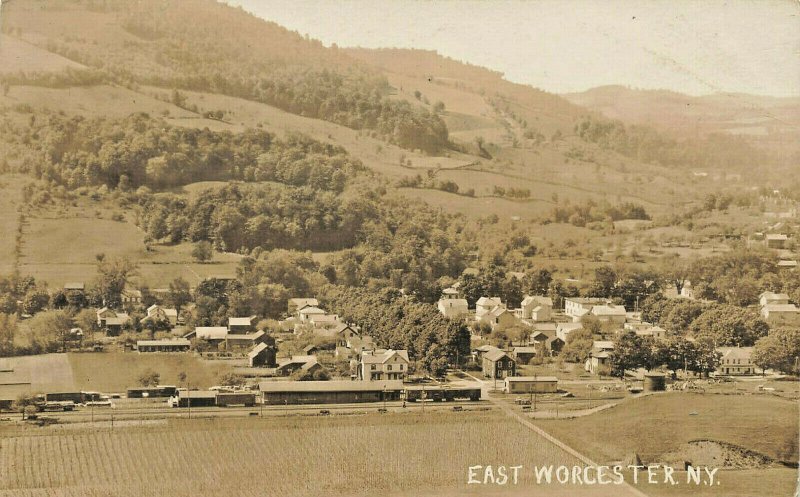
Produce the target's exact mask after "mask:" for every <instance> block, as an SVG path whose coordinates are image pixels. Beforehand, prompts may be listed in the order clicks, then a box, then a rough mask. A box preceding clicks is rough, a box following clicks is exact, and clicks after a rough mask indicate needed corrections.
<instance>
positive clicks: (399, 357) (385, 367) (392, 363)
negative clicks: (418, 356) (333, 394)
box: [358, 349, 410, 381]
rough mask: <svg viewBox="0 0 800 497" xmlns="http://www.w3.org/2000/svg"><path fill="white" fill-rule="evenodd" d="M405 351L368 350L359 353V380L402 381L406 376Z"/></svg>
mask: <svg viewBox="0 0 800 497" xmlns="http://www.w3.org/2000/svg"><path fill="white" fill-rule="evenodd" d="M409 363H410V361H409V359H408V351H407V350H393V349H389V350H368V351H364V352H362V353H361V360H360V362H359V365H358V376H359V379H361V380H366V381H381V380H403V379H404V378H405V377H406V375H407V374H408V365H409Z"/></svg>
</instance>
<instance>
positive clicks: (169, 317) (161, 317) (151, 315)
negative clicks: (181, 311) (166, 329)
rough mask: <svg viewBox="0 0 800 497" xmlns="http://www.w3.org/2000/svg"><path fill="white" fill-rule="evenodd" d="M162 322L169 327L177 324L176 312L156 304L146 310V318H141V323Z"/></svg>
mask: <svg viewBox="0 0 800 497" xmlns="http://www.w3.org/2000/svg"><path fill="white" fill-rule="evenodd" d="M156 321H164V322H167V323H169V325H170V326H176V325H177V324H178V311H177V310H176V309H170V308H167V307H162V306H160V305H158V304H153V305H151V306H150V307H148V308H147V316H145V317H143V318H142V321H141V322H142V323H148V322H156Z"/></svg>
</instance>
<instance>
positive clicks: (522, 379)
mask: <svg viewBox="0 0 800 497" xmlns="http://www.w3.org/2000/svg"><path fill="white" fill-rule="evenodd" d="M506 381H507V382H509V383H515V382H518V381H519V382H531V381H535V382H540V381H541V382H547V383H550V382H553V381H558V378H556V377H555V376H509V377H507V378H506Z"/></svg>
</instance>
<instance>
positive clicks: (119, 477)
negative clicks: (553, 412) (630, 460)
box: [0, 411, 619, 497]
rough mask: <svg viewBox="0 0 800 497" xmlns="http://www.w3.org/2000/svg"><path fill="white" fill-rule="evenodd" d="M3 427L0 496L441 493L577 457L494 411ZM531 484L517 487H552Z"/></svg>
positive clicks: (533, 491)
mask: <svg viewBox="0 0 800 497" xmlns="http://www.w3.org/2000/svg"><path fill="white" fill-rule="evenodd" d="M0 434H3V435H4V436H3V437H2V440H1V441H0V453H1V454H3V457H2V459H1V460H0V496H3V497H6V496H9V497H10V496H11V495H13V496H15V497H16V496H24V495H30V496H33V495H69V496H72V495H75V496H77V495H80V496H94V495H103V496H106V495H110V496H129V495H130V496H136V497H140V496H141V497H145V496H162V495H170V496H194V495H204V496H209V497H214V496H230V495H236V496H237V497H239V496H242V497H244V496H251V495H252V496H264V495H281V496H287V497H292V496H310V495H314V496H341V495H375V494H376V493H386V494H388V495H438V494H439V492H438V491H439V490H440V489H441V490H444V489H466V485H465V483H466V471H467V468H468V466H471V465H476V464H489V463H490V462H496V464H502V461H506V464H512V463H513V464H519V465H525V466H528V467H531V466H532V465H534V464H543V463H548V464H552V463H564V464H573V463H575V462H576V461H575V460H574V458H573V457H572V456H569V455H568V454H566V453H565V452H563V451H562V450H561V449H559V448H557V447H556V446H555V445H552V444H550V443H549V442H545V441H544V440H542V439H540V438H538V436H537V435H535V434H533V433H532V432H529V431H527V430H526V429H524V428H523V427H522V426H521V425H520V424H518V423H516V422H515V421H513V420H512V419H510V418H508V417H505V416H503V415H502V414H499V413H496V412H491V411H490V412H470V413H467V412H465V413H435V414H431V413H429V414H428V415H426V416H424V417H423V416H422V415H420V414H385V415H361V416H333V417H328V418H319V417H292V418H277V419H269V420H266V419H247V420H222V419H213V420H197V421H186V420H182V421H177V420H176V421H171V422H170V423H169V424H168V425H166V426H164V425H162V426H146V427H138V428H133V427H131V428H117V429H115V430H113V431H111V430H110V429H104V430H98V429H88V428H87V429H77V428H71V429H69V430H63V429H59V428H57V427H55V428H48V429H45V430H32V429H20V428H12V427H7V428H5V429H4V431H0ZM531 479H532V477H530V476H529V477H528V478H526V480H531ZM521 480H522V478H521ZM530 483H531V482H530V481H528V484H530ZM523 484H525V483H524V482H523V481H521V482H520V485H523ZM526 486H527V485H526ZM56 489H58V490H56ZM538 490H539V491H537V489H536V488H535V487H529V489H528V491H527V492H526V493H525V495H529V496H536V495H553V493H552V492H547V493H544V492H543V489H538ZM616 491H617V492H619V489H616ZM571 495H579V496H580V495H603V494H602V493H596V492H593V491H592V492H583V491H581V492H580V493H572V494H571ZM608 495H609V496H610V494H608ZM617 495H619V493H617Z"/></svg>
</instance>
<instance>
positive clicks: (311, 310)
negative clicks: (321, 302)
mask: <svg viewBox="0 0 800 497" xmlns="http://www.w3.org/2000/svg"><path fill="white" fill-rule="evenodd" d="M325 314H327V312H325V311H323V310H322V309H320V308H319V307H316V306H313V305H310V306H306V307H303V308H302V309H300V310H298V311H297V317H298V318H299V319H300V322H301V323H307V322H310V321H311V318H312V316H322V315H325Z"/></svg>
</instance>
